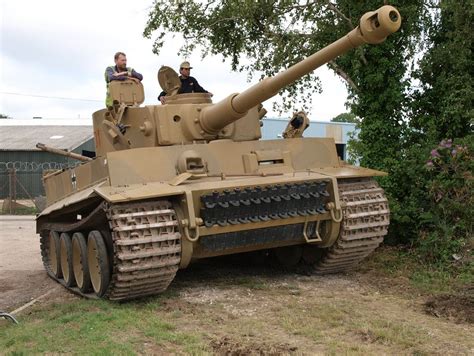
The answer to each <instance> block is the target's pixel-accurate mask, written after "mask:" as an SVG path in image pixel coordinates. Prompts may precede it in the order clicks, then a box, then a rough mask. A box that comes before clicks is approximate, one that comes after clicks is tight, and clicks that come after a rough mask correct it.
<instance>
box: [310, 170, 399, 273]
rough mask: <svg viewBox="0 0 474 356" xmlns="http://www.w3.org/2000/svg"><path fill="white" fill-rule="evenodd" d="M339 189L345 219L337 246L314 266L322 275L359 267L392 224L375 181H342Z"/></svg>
mask: <svg viewBox="0 0 474 356" xmlns="http://www.w3.org/2000/svg"><path fill="white" fill-rule="evenodd" d="M338 186H339V198H340V199H341V201H342V202H343V216H344V217H343V220H342V222H341V230H340V233H339V237H338V239H337V241H336V243H335V244H334V245H333V246H331V247H330V248H328V249H327V250H326V252H325V254H324V255H323V257H322V258H321V260H320V261H318V262H317V263H316V264H315V265H314V269H315V271H316V272H317V273H320V274H326V273H337V272H341V271H346V270H350V269H351V268H352V267H354V266H355V265H357V264H358V263H359V262H360V261H361V260H362V259H364V258H365V257H367V256H368V255H369V254H371V253H372V252H373V251H374V250H375V249H376V248H377V247H378V246H379V245H380V244H381V243H382V241H383V238H384V236H385V235H386V234H387V232H388V225H389V223H390V210H389V207H388V200H387V198H386V197H385V195H384V192H383V189H382V188H380V187H379V185H378V184H377V182H376V181H374V180H373V179H363V180H341V181H339V182H338Z"/></svg>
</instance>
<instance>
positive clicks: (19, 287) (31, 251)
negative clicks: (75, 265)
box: [0, 215, 55, 311]
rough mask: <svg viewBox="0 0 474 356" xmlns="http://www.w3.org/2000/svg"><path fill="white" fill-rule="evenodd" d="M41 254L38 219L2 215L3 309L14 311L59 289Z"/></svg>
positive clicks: (0, 282)
mask: <svg viewBox="0 0 474 356" xmlns="http://www.w3.org/2000/svg"><path fill="white" fill-rule="evenodd" d="M39 251H40V249H39V236H38V235H36V233H35V221H34V216H31V215H25V216H22V215H0V310H3V311H11V310H13V309H14V308H15V307H17V306H21V305H23V304H25V303H27V302H29V301H30V300H32V299H34V298H37V297H39V296H41V295H42V294H44V293H45V292H47V291H48V290H49V289H51V288H54V287H55V284H54V283H53V281H52V280H51V279H50V278H48V277H47V276H46V273H45V272H44V269H43V264H42V262H41V256H40V253H39Z"/></svg>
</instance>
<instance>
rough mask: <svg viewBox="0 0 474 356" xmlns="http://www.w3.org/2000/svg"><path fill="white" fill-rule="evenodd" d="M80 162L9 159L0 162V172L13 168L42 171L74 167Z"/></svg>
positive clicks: (22, 170)
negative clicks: (9, 160)
mask: <svg viewBox="0 0 474 356" xmlns="http://www.w3.org/2000/svg"><path fill="white" fill-rule="evenodd" d="M79 164H81V163H80V162H77V163H72V162H24V161H11V162H0V173H8V172H9V171H11V170H15V171H16V172H17V173H28V172H31V173H33V172H42V171H47V170H60V169H67V168H74V167H76V166H78V165H79Z"/></svg>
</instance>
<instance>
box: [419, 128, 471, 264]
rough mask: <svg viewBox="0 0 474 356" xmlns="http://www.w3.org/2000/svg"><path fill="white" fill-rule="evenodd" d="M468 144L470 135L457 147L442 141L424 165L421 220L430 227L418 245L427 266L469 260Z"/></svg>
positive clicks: (469, 199) (469, 155)
mask: <svg viewBox="0 0 474 356" xmlns="http://www.w3.org/2000/svg"><path fill="white" fill-rule="evenodd" d="M472 144H473V143H472V135H471V136H467V137H466V139H465V140H463V141H460V142H458V143H457V144H455V143H454V142H453V141H452V140H443V141H441V143H440V144H439V145H438V146H437V147H436V148H434V149H433V150H432V151H431V154H430V157H429V160H428V161H427V162H426V169H427V170H428V172H429V178H428V187H427V188H428V197H429V204H430V206H429V207H428V209H426V211H427V213H426V214H425V216H424V218H425V221H429V222H430V223H429V224H428V226H427V229H425V231H423V232H422V234H421V239H420V241H419V242H420V247H421V252H422V253H423V254H424V255H425V257H426V258H428V260H429V261H430V262H440V263H443V264H444V263H446V262H447V261H448V260H451V261H452V260H453V258H454V259H455V260H458V259H461V258H462V257H463V256H464V257H466V258H468V259H469V254H470V252H471V251H470V250H471V248H472V244H473V231H474V228H473V225H474V194H473V193H474V177H473V171H474V156H473V151H472V148H470V147H469V146H472Z"/></svg>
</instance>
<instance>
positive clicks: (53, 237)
mask: <svg viewBox="0 0 474 356" xmlns="http://www.w3.org/2000/svg"><path fill="white" fill-rule="evenodd" d="M48 259H49V267H50V268H51V272H52V273H53V275H54V276H55V277H56V278H61V277H62V276H63V275H62V271H61V256H60V244H59V234H58V233H57V232H56V231H51V232H50V233H49V238H48Z"/></svg>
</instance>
